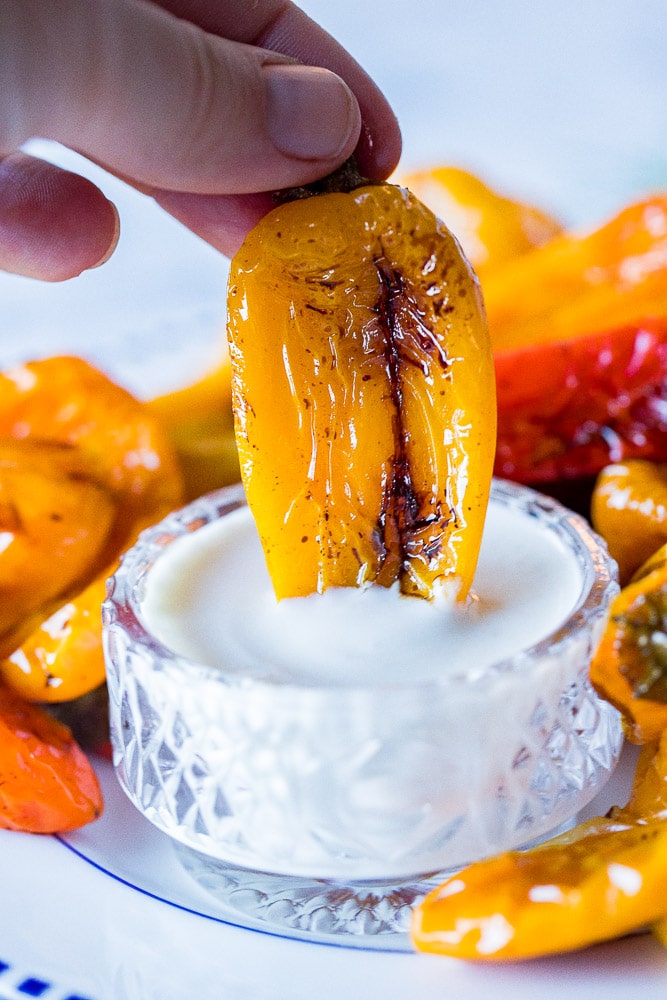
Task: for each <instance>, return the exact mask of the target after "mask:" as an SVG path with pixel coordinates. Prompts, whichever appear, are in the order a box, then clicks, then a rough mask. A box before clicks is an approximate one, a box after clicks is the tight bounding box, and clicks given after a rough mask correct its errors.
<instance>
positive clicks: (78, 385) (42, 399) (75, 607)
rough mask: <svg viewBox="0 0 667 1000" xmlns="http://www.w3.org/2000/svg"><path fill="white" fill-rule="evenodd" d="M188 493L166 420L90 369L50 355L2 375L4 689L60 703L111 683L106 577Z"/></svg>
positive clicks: (0, 634) (0, 667) (0, 671)
mask: <svg viewBox="0 0 667 1000" xmlns="http://www.w3.org/2000/svg"><path fill="white" fill-rule="evenodd" d="M181 488H182V487H181V477H180V471H179V469H178V466H177V462H176V458H175V456H174V454H173V451H172V449H171V445H170V443H169V441H168V439H167V436H166V434H165V432H164V431H163V430H162V428H161V426H160V425H159V423H158V422H157V421H156V419H155V418H154V417H153V416H152V415H151V414H150V413H149V412H148V411H147V410H146V408H145V407H144V405H143V404H142V403H140V402H138V401H137V400H136V399H134V398H133V397H132V396H131V395H130V393H128V392H126V391H125V390H124V389H122V388H121V387H120V386H117V385H116V384H115V383H113V382H112V381H110V380H109V379H108V378H107V377H106V376H105V375H104V374H103V373H102V372H100V371H98V370H97V369H96V368H94V367H93V366H91V365H89V364H88V363H86V362H85V361H83V360H81V359H79V358H74V357H52V358H46V359H44V360H41V361H33V362H28V363H26V364H24V365H19V366H17V367H15V368H12V369H8V370H6V371H3V372H0V530H2V531H3V532H4V534H5V539H4V540H5V542H7V539H8V538H10V539H11V543H10V544H5V547H4V548H3V550H2V551H0V595H1V596H2V600H3V607H4V609H5V611H4V612H3V614H4V617H2V614H0V679H2V681H4V683H5V684H7V685H8V686H9V687H14V688H15V689H17V690H19V691H20V693H21V694H22V695H23V696H24V697H26V698H28V699H30V700H33V701H57V700H67V699H69V698H73V697H78V696H79V695H81V694H83V693H85V692H86V691H87V690H92V689H93V688H95V687H97V686H98V685H99V684H100V683H101V682H102V680H103V678H104V672H103V666H104V664H103V658H102V646H101V643H102V629H101V620H100V615H99V607H100V603H101V599H100V600H99V602H98V603H97V604H96V603H95V602H96V601H98V598H100V595H101V594H102V592H103V587H104V584H103V580H104V578H105V577H106V576H107V575H108V573H109V572H110V570H111V568H112V567H113V565H115V562H116V560H117V559H118V557H119V556H120V554H121V552H122V551H123V549H124V548H125V547H127V546H128V545H129V544H131V542H132V541H133V540H134V538H135V537H136V535H137V533H138V532H139V530H141V528H143V527H146V526H147V525H148V524H149V523H151V522H153V521H156V520H158V519H159V517H160V516H162V515H164V514H166V513H168V512H169V511H170V510H171V509H173V508H174V507H175V506H176V505H177V504H178V503H180V500H181ZM3 498H4V500H5V502H4V504H3ZM26 581H28V583H29V586H27V585H26ZM96 581H98V582H97V583H96ZM91 587H94V589H93V590H92V591H91V590H90V589H89V588H91ZM91 602H92V603H91Z"/></svg>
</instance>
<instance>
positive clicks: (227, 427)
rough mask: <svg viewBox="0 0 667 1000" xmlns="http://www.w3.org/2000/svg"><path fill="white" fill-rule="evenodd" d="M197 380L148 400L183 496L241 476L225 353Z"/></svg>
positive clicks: (187, 496) (211, 488)
mask: <svg viewBox="0 0 667 1000" xmlns="http://www.w3.org/2000/svg"><path fill="white" fill-rule="evenodd" d="M224 347H225V350H224V353H223V356H222V358H220V360H219V361H218V362H217V363H216V364H215V365H214V366H213V367H212V368H211V369H210V370H209V371H207V372H206V373H205V375H203V376H202V378H200V379H198V380H197V381H196V382H193V383H192V384H191V385H186V386H185V387H184V388H182V389H176V390H175V391H174V392H167V393H164V395H161V396H156V397H155V398H154V399H151V400H149V401H148V402H147V403H146V407H147V409H148V412H150V413H151V414H152V415H153V416H155V417H156V418H157V419H158V420H159V421H160V423H161V424H162V426H163V427H164V428H165V430H166V432H167V434H168V435H169V437H170V439H171V443H172V445H173V447H174V449H175V452H176V456H177V458H178V461H179V464H180V467H181V472H182V474H183V489H184V498H185V500H186V501H187V500H194V499H195V498H196V497H199V496H202V494H204V493H209V492H210V491H211V490H214V489H218V488H219V487H221V486H227V485H229V484H230V483H237V482H238V481H239V477H240V473H239V459H238V452H237V450H236V439H235V437H234V419H233V416H232V388H231V368H230V362H229V352H228V351H227V349H226V347H227V345H226V343H225V345H224Z"/></svg>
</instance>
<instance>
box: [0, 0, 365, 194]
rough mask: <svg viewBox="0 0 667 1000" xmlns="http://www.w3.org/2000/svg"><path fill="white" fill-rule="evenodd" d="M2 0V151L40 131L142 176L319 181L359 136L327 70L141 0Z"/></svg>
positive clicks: (231, 188) (253, 187)
mask: <svg viewBox="0 0 667 1000" xmlns="http://www.w3.org/2000/svg"><path fill="white" fill-rule="evenodd" d="M3 7H4V10H3V30H2V32H1V33H0V38H1V39H2V41H0V57H1V58H0V65H2V66H4V69H0V153H2V152H5V153H7V152H10V151H11V150H12V149H15V148H17V146H18V145H20V144H21V143H22V142H24V141H25V140H26V139H27V138H29V137H31V136H33V135H41V136H42V137H45V138H49V139H55V140H58V141H60V142H62V143H64V144H65V145H68V146H70V147H72V148H75V149H78V150H79V151H80V152H82V153H84V154H85V155H87V156H89V157H90V158H92V159H94V160H96V161H97V162H100V163H102V164H104V165H105V166H107V167H108V168H109V169H111V170H112V171H114V172H115V173H118V174H120V175H123V176H125V177H126V178H127V179H129V180H131V181H132V182H133V183H136V184H138V185H140V186H143V187H146V188H149V189H150V188H153V187H154V188H161V189H168V190H178V191H188V192H193V193H207V194H216V193H226V194H238V193H245V192H254V191H261V190H266V189H275V188H282V187H290V186H294V185H297V184H303V183H307V182H308V181H311V180H315V179H316V178H317V177H321V176H323V175H324V174H325V173H328V172H329V171H331V170H333V169H335V167H337V166H338V165H339V164H340V163H341V162H342V161H343V160H344V159H345V158H346V157H347V156H348V155H350V154H351V153H352V151H353V150H354V148H355V145H356V143H357V140H358V137H359V132H360V128H361V120H360V112H359V107H358V104H357V101H356V99H355V97H354V96H353V94H352V92H351V91H350V89H349V88H348V86H347V85H346V84H345V83H344V82H343V81H342V79H341V78H340V77H338V76H337V75H336V74H334V73H332V72H330V71H328V70H325V69H319V68H316V67H312V66H303V65H300V64H297V63H295V62H293V61H292V60H289V59H287V58H286V57H284V56H282V55H280V54H277V53H275V52H269V51H267V50H264V49H260V48H255V47H253V46H250V45H245V44H242V43H240V42H234V41H230V40H228V39H225V38H220V37H218V36H215V35H212V34H208V33H206V32H205V31H203V30H202V29H201V28H199V27H197V26H196V25H194V24H191V23H189V22H186V21H183V20H180V19H178V18H176V17H174V16H173V15H172V14H170V13H168V12H167V11H165V10H163V9H162V8H160V7H158V6H155V5H154V4H149V3H144V2H141V0H114V2H108V0H107V2H103V0H59V3H57V4H44V3H43V0H4V3H3ZM54 39H58V41H57V44H56V43H54ZM7 123H10V125H8V124H7Z"/></svg>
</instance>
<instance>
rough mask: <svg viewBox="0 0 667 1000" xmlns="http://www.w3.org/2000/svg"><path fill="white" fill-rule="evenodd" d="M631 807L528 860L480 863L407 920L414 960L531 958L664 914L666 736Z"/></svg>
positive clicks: (506, 857) (537, 850)
mask: <svg viewBox="0 0 667 1000" xmlns="http://www.w3.org/2000/svg"><path fill="white" fill-rule="evenodd" d="M642 753H643V756H642V757H641V758H640V761H639V765H638V768H637V774H636V777H635V782H634V786H633V790H632V794H631V797H630V800H629V802H628V803H627V805H626V806H624V807H623V808H616V809H613V810H612V811H611V812H610V813H609V815H607V816H604V817H603V816H599V817H596V818H595V819H591V820H589V821H587V822H585V823H582V824H580V825H579V826H577V827H575V828H574V829H573V830H571V831H570V832H568V833H565V834H563V835H562V836H559V837H555V838H554V839H552V840H550V841H548V842H546V843H544V844H542V845H540V846H538V847H534V848H531V849H530V850H527V851H511V852H508V853H505V854H502V855H499V856H498V857H496V858H491V859H488V860H486V861H480V862H478V863H476V864H474V865H471V866H470V867H468V868H466V869H464V870H463V871H462V872H460V873H458V874H456V875H453V876H452V877H451V878H449V879H448V880H447V881H446V882H445V883H444V884H443V885H442V886H440V887H439V888H438V889H436V890H434V891H433V892H431V893H429V894H428V895H427V896H426V897H425V899H424V900H423V901H422V902H421V904H419V905H418V906H417V907H416V909H415V912H414V921H413V926H412V940H413V943H414V945H415V947H416V948H418V949H419V950H421V951H431V952H436V953H439V954H442V955H449V956H452V957H456V958H466V959H475V960H487V961H488V960H510V961H514V960H517V959H526V958H533V957H536V956H539V955H547V954H552V953H555V952H562V951H570V950H572V949H578V948H583V947H586V946H587V945H591V944H595V943H596V942H599V941H606V940H610V939H612V938H615V937H618V936H620V935H623V934H627V933H629V932H631V931H634V930H639V929H641V928H643V927H645V926H646V925H648V924H651V923H653V922H654V921H657V920H659V919H660V918H662V917H664V916H665V915H666V914H667V733H664V734H663V736H662V739H661V741H660V743H659V744H657V745H656V744H650V745H649V746H647V747H645V748H644V750H643V752H642Z"/></svg>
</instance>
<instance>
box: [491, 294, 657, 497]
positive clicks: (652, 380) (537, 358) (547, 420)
mask: <svg viewBox="0 0 667 1000" xmlns="http://www.w3.org/2000/svg"><path fill="white" fill-rule="evenodd" d="M666 305H667V303H666ZM495 365H496V374H497V382H498V448H497V452H496V461H495V474H496V475H497V476H501V477H504V478H507V479H513V480H516V481H518V482H523V483H529V484H539V483H552V482H556V481H558V480H566V479H577V478H582V477H586V476H588V477H591V476H595V475H597V474H598V473H599V472H600V470H601V469H603V468H604V467H605V466H606V465H609V464H610V463H615V462H624V461H629V460H632V459H639V458H644V459H647V460H650V461H661V460H662V461H664V460H665V458H666V457H667V315H665V316H663V317H662V318H652V319H646V320H641V319H639V320H637V322H635V323H632V324H630V325H628V326H624V327H619V328H617V329H610V330H607V331H604V332H602V333H595V334H590V335H589V336H582V337H579V338H575V339H567V340H563V341H556V342H540V343H536V344H533V345H530V344H528V345H524V346H521V347H516V348H498V349H496V351H495Z"/></svg>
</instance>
